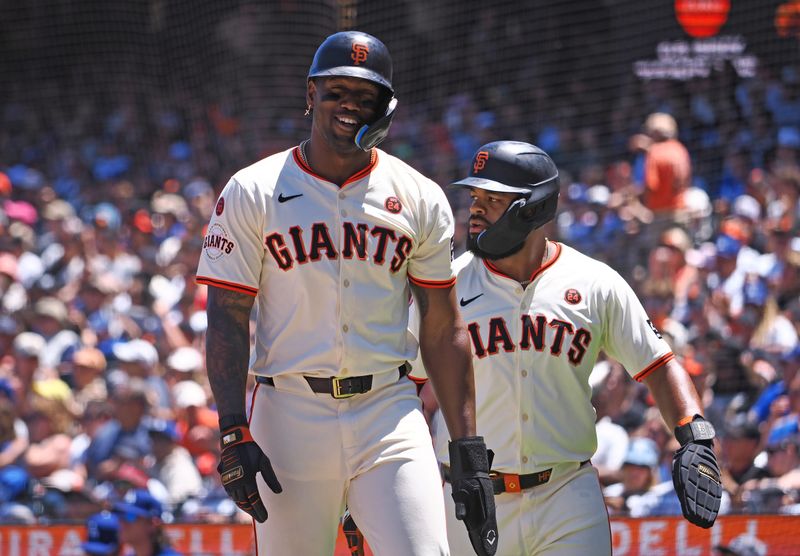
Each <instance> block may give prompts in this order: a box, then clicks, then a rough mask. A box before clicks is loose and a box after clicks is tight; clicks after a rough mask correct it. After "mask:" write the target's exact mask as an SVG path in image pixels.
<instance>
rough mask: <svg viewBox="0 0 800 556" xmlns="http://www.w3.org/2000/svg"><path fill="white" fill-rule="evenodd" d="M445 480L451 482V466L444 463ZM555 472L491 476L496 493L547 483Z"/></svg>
mask: <svg viewBox="0 0 800 556" xmlns="http://www.w3.org/2000/svg"><path fill="white" fill-rule="evenodd" d="M588 464H589V460H588V459H587V460H586V461H582V462H581V463H580V465H579V466H578V469H580V468H581V467H583V466H584V465H588ZM442 471H443V474H444V480H445V481H447V482H448V483H449V482H450V468H449V467H448V466H446V465H442ZM552 474H553V468H552V467H551V468H550V469H544V470H543V471H537V472H536V473H528V474H527V475H516V474H514V473H501V472H499V471H490V472H489V478H490V479H492V487H493V488H494V493H495V494H502V493H504V492H520V491H523V490H527V489H529V488H533V487H537V486H539V485H543V484H545V483H546V482H547V481H549V480H550V476H551V475H552Z"/></svg>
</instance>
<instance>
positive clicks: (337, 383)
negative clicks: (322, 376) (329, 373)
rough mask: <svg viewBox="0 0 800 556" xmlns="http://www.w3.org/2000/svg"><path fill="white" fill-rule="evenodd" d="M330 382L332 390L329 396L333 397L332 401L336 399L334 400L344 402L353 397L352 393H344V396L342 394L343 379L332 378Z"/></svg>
mask: <svg viewBox="0 0 800 556" xmlns="http://www.w3.org/2000/svg"><path fill="white" fill-rule="evenodd" d="M331 380H332V381H333V384H332V389H331V396H333V398H334V399H336V400H344V399H346V398H352V397H353V396H355V394H354V393H353V392H348V393H344V394H343V393H342V382H341V381H342V380H345V378H340V377H333V378H332V379H331Z"/></svg>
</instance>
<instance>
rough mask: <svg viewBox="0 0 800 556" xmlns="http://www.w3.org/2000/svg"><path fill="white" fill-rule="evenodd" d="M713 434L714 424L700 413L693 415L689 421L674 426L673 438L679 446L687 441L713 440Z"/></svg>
mask: <svg viewBox="0 0 800 556" xmlns="http://www.w3.org/2000/svg"><path fill="white" fill-rule="evenodd" d="M715 436H716V431H714V425H712V424H711V423H709V422H708V421H706V420H705V419H704V418H703V416H702V415H695V416H694V417H693V419H692V421H691V422H690V423H686V424H685V425H680V426H678V427H675V438H676V439H677V441H678V442H680V445H681V446H686V444H688V443H689V442H698V441H704V440H713V439H714V437H715Z"/></svg>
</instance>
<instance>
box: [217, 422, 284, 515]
mask: <svg viewBox="0 0 800 556" xmlns="http://www.w3.org/2000/svg"><path fill="white" fill-rule="evenodd" d="M219 428H220V443H221V446H222V453H221V454H220V462H219V465H218V466H217V471H218V472H219V474H220V477H221V479H222V486H223V487H225V492H227V493H228V496H230V497H231V499H232V500H233V501H234V502H236V505H237V506H239V508H241V509H242V510H244V511H245V512H247V513H248V514H250V515H251V516H252V517H253V519H255V520H256V521H258V522H259V523H264V522H265V521H266V520H267V508H265V507H264V503H263V502H262V501H261V496H260V495H259V493H258V485H257V484H256V473H258V472H261V476H262V477H263V478H264V481H265V482H266V483H267V486H268V487H269V488H270V489H272V492H274V493H276V494H278V493H280V492H282V491H283V488H282V487H281V484H280V483H279V482H278V478H277V477H276V476H275V471H273V470H272V464H271V463H270V462H269V458H268V457H267V456H266V455H265V454H264V452H262V451H261V448H260V447H259V446H258V444H256V443H255V441H254V440H253V437H252V436H251V435H250V428H249V427H248V426H247V418H246V417H245V416H244V415H228V416H225V417H222V418H220V420H219Z"/></svg>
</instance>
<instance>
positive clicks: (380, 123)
mask: <svg viewBox="0 0 800 556" xmlns="http://www.w3.org/2000/svg"><path fill="white" fill-rule="evenodd" d="M396 108H397V99H396V98H395V97H392V98H391V100H389V103H388V105H387V106H386V112H385V113H384V114H383V116H381V117H380V118H378V119H377V120H375V121H374V122H372V123H371V124H369V125H364V126H361V129H359V130H358V133H356V138H355V141H356V145H358V147H359V148H360V149H361V150H363V151H368V150H370V149H371V148H372V147H375V146H377V145H378V144H379V143H380V142H381V141H383V140H384V139H386V135H387V134H388V133H389V126H390V125H392V118H393V117H394V111H395V109H396Z"/></svg>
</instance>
